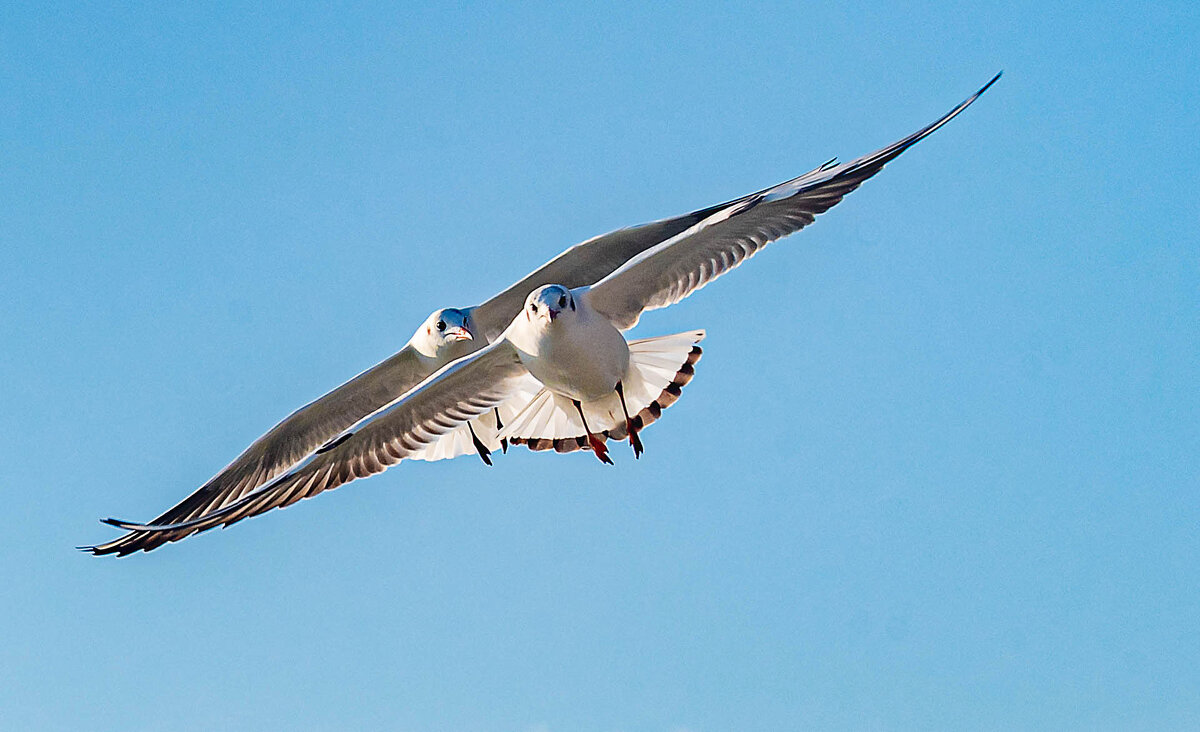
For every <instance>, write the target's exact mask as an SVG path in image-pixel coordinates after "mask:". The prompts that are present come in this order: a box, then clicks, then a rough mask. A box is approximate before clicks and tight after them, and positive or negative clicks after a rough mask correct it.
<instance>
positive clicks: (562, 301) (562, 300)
mask: <svg viewBox="0 0 1200 732" xmlns="http://www.w3.org/2000/svg"><path fill="white" fill-rule="evenodd" d="M558 306H559V307H560V308H565V307H566V306H567V296H566V295H563V296H562V297H560V298H558Z"/></svg>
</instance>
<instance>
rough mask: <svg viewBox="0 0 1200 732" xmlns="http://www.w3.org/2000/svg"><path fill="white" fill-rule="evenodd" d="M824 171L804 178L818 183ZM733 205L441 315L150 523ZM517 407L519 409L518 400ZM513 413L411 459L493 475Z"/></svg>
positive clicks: (224, 489) (255, 471) (221, 499)
mask: <svg viewBox="0 0 1200 732" xmlns="http://www.w3.org/2000/svg"><path fill="white" fill-rule="evenodd" d="M828 165H829V164H826V166H828ZM820 170H821V169H820V168H818V169H817V170H814V171H811V172H810V173H808V174H806V175H809V176H811V175H816V174H818V172H819V171H820ZM801 177H802V178H803V176H801ZM796 180H800V179H799V178H798V179H796ZM744 198H745V197H744ZM738 200H741V199H738ZM733 203H736V201H728V202H726V203H722V204H717V205H715V206H710V207H708V208H704V209H699V210H697V211H693V212H691V213H688V214H684V215H682V216H676V217H674V218H669V219H663V220H660V221H655V222H652V223H648V224H643V225H640V226H634V227H628V228H624V229H618V230H616V231H613V232H609V233H607V234H603V235H601V236H597V237H593V238H591V239H588V240H587V241H584V242H582V243H580V244H576V245H575V246H573V247H571V248H569V249H567V250H565V251H564V252H562V253H561V254H559V255H558V256H557V257H555V258H554V259H552V260H550V261H549V262H547V263H546V264H544V265H542V266H541V267H540V268H538V269H537V270H535V271H533V272H531V273H530V274H528V275H527V276H525V277H524V278H522V279H521V280H519V281H517V282H515V283H514V284H513V285H512V286H510V287H509V288H507V289H505V290H504V291H503V292H500V293H499V294H497V295H495V296H494V297H492V298H491V299H489V300H487V301H486V302H484V303H482V304H480V305H477V306H474V307H468V308H443V309H440V310H436V311H434V312H433V313H432V314H430V316H429V317H428V318H426V319H425V322H423V323H422V324H421V326H420V327H419V328H417V330H416V332H415V333H414V334H413V336H412V337H411V338H410V339H409V340H408V342H407V343H406V344H405V345H404V347H403V348H401V349H400V350H399V351H398V352H397V353H395V354H394V355H392V356H390V357H389V358H387V359H386V360H384V361H383V362H381V363H379V364H377V365H375V366H373V367H371V368H370V369H368V370H366V371H364V372H362V373H360V374H358V375H357V376H355V377H354V378H352V379H350V380H349V381H347V382H346V383H344V384H342V385H341V386H339V387H337V388H336V389H334V390H333V391H331V392H329V393H328V394H325V395H324V396H322V397H320V398H319V399H316V400H315V401H313V402H311V403H309V404H308V405H306V406H304V407H301V408H300V409H298V410H296V411H295V412H293V413H292V414H290V415H289V416H288V417H287V418H285V419H284V420H283V421H281V422H280V423H279V424H277V425H275V426H274V427H272V428H271V429H270V430H269V431H268V432H267V433H266V434H264V435H263V436H262V437H259V438H258V439H257V440H255V441H254V442H253V443H252V444H251V445H250V446H249V447H248V448H246V450H245V451H243V452H242V454H241V455H239V456H238V457H237V458H235V459H234V460H233V462H231V463H229V464H228V465H227V466H225V467H224V468H222V469H221V471H220V472H219V473H217V474H216V475H215V476H213V477H212V478H210V479H209V480H208V482H206V483H205V484H204V485H202V486H201V487H200V488H198V489H197V490H196V491H195V492H194V493H192V494H191V495H189V496H188V497H187V498H185V499H184V500H182V501H180V502H179V503H178V504H176V505H175V506H173V507H171V509H170V510H168V511H166V512H165V513H163V514H162V515H160V516H158V517H157V518H156V519H155V520H154V521H153V522H151V523H154V524H172V523H179V522H184V521H189V520H192V519H195V518H198V517H200V516H203V515H204V514H206V513H208V512H209V511H212V510H215V509H218V508H220V507H222V506H225V505H228V504H229V503H232V502H234V501H236V500H238V499H239V498H241V497H243V496H245V495H246V494H248V493H250V492H251V491H253V490H254V489H255V488H258V487H259V486H261V485H263V484H265V483H267V482H269V481H270V480H272V479H273V478H275V477H277V476H279V475H281V474H282V473H284V472H286V471H287V470H288V469H290V468H291V467H293V466H295V465H296V464H297V463H299V462H300V461H301V460H303V459H304V458H305V457H306V456H307V455H309V454H311V453H312V452H313V450H315V449H317V448H319V447H321V446H322V445H325V444H326V443H328V442H329V441H330V440H333V439H335V438H336V437H337V436H338V435H339V434H341V433H342V432H344V431H345V430H346V429H347V428H349V427H350V426H351V425H353V424H354V423H356V422H358V421H359V420H360V419H362V418H363V417H367V416H369V415H370V414H372V413H373V412H375V411H376V410H378V409H380V408H381V407H384V406H386V405H387V404H389V403H391V402H392V401H393V400H395V399H396V398H397V397H399V396H401V395H403V394H404V393H405V392H407V391H408V390H409V389H411V388H413V387H414V386H416V385H417V384H419V383H421V382H422V381H423V380H425V379H426V378H427V377H429V376H430V375H431V374H433V373H434V372H435V371H437V370H438V369H440V368H441V367H443V366H445V365H446V364H448V363H450V362H452V361H454V360H455V359H458V358H461V357H462V356H465V355H467V354H470V353H472V352H474V351H477V350H479V349H480V348H482V347H483V346H485V345H487V344H488V342H490V341H492V340H495V339H496V338H497V337H498V336H499V335H500V333H502V332H503V331H504V328H505V327H506V326H507V325H508V324H509V322H510V321H511V320H512V318H513V316H515V315H516V314H517V312H518V310H519V309H520V307H521V305H522V303H523V301H524V298H525V296H526V295H527V294H529V292H531V291H532V290H533V289H535V288H537V287H540V286H542V285H546V284H551V283H555V282H559V283H563V284H565V285H568V286H578V285H583V284H589V283H591V282H595V281H596V280H599V279H601V278H602V277H604V276H605V275H607V274H609V273H611V272H612V271H613V270H615V269H616V268H617V267H619V266H621V265H622V264H624V263H625V262H626V261H627V260H628V259H630V258H631V257H633V256H635V255H637V254H639V253H641V252H643V251H645V250H646V249H648V248H650V247H652V246H654V245H656V244H658V243H660V242H662V241H663V240H665V239H667V238H669V237H671V236H674V235H676V234H678V233H679V232H680V231H683V230H685V229H687V228H688V227H689V226H692V225H694V224H695V223H697V222H699V221H701V220H703V219H704V218H705V217H707V216H710V215H711V214H712V213H714V212H716V211H719V210H721V209H723V208H725V207H727V206H729V205H731V204H733ZM821 210H824V209H821ZM534 391H536V389H535V390H534ZM529 396H532V392H531V393H530V394H529ZM511 403H512V404H517V405H518V406H519V405H520V400H519V395H518V397H514V399H513V400H511ZM507 409H509V407H508V406H506V405H501V406H500V407H498V408H497V409H496V410H493V412H492V413H490V414H485V415H483V416H481V417H480V418H479V419H478V420H477V421H475V422H473V423H471V424H467V425H463V426H462V427H461V429H459V430H457V431H455V432H454V433H452V434H449V435H447V436H446V437H445V438H444V439H443V440H440V441H439V442H438V443H437V444H433V445H430V446H429V447H428V448H427V449H426V450H423V451H421V452H420V453H419V454H414V455H412V456H411V459H415V460H440V459H445V458H449V457H455V456H457V455H461V454H464V453H466V452H476V453H478V454H479V456H480V458H481V459H482V460H483V461H484V462H486V463H488V464H489V465H490V464H491V458H490V455H491V452H492V451H494V450H497V449H502V450H504V449H507V441H506V440H501V439H500V438H499V437H498V436H497V435H498V433H499V430H500V428H502V427H503V426H504V424H505V421H506V420H507V419H510V418H511V417H512V416H513V415H514V414H515V412H512V413H506V410H507ZM153 542H154V539H153V537H149V536H137V535H135V534H130V535H126V536H123V537H120V538H118V539H116V540H114V541H112V542H109V543H106V544H101V545H99V546H96V547H91V549H92V550H94V552H95V553H96V554H110V553H116V554H119V555H124V554H128V553H130V552H133V551H137V550H138V549H145V550H147V551H148V550H149V549H151V548H153V547H154V546H157V544H154V543H153Z"/></svg>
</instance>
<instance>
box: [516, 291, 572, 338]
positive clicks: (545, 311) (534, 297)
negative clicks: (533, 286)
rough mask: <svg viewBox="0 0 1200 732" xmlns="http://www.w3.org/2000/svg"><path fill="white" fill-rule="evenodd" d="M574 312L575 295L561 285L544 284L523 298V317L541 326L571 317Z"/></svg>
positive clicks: (544, 326) (547, 325)
mask: <svg viewBox="0 0 1200 732" xmlns="http://www.w3.org/2000/svg"><path fill="white" fill-rule="evenodd" d="M575 312H576V306H575V296H574V295H572V294H571V291H570V290H569V289H567V288H566V287H563V286H562V285H546V286H545V287H542V288H540V289H537V290H534V291H533V292H531V293H530V294H529V297H527V298H525V317H526V318H528V319H529V322H531V323H533V324H535V325H540V326H541V327H543V328H548V327H550V325H551V324H553V323H560V322H562V321H564V320H569V319H572V318H573V317H574V315H575Z"/></svg>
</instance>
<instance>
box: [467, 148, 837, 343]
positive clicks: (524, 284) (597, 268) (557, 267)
mask: <svg viewBox="0 0 1200 732" xmlns="http://www.w3.org/2000/svg"><path fill="white" fill-rule="evenodd" d="M832 165H833V161H830V162H828V163H825V164H824V165H822V166H821V167H819V168H816V169H814V170H812V171H810V172H808V173H805V174H804V175H802V176H800V177H799V178H795V179H794V180H793V181H789V182H796V181H801V180H805V179H807V178H814V179H815V178H819V177H820V176H821V174H822V173H823V172H824V171H826V170H829V169H830V168H831V167H832ZM771 190H773V188H767V189H763V190H761V191H757V192H755V193H750V194H747V195H745V196H741V197H740V198H735V199H733V200H732V201H726V202H725V203H719V204H717V205H715V206H709V207H707V208H702V209H699V210H697V211H692V212H691V213H687V214H683V215H682V216H676V217H674V218H669V219H663V220H661V221H655V222H652V223H649V224H642V225H640V226H631V227H628V228H625V229H617V230H616V231H610V232H609V233H607V234H601V235H600V236H596V237H592V238H591V239H588V240H587V241H585V242H582V243H580V244H576V245H575V246H573V247H571V248H570V249H567V250H566V251H564V252H563V253H562V254H559V255H558V256H557V257H555V258H554V259H551V260H550V261H549V262H547V263H546V264H544V265H542V266H541V267H539V268H538V269H537V270H536V271H534V272H531V273H530V274H529V275H526V276H525V277H524V278H523V279H521V280H520V281H518V282H515V283H513V285H512V286H511V287H509V288H508V289H506V290H504V291H503V292H501V293H499V294H498V295H496V296H495V297H493V298H491V299H490V300H488V301H487V302H485V303H483V304H482V305H479V306H477V307H475V308H474V309H473V310H472V311H471V317H472V318H473V319H474V321H475V324H476V327H477V328H479V330H480V331H481V332H482V333H483V334H484V335H485V336H487V339H488V340H489V341H492V340H495V339H496V338H497V337H499V335H500V334H501V333H503V332H504V329H505V328H507V327H508V324H509V323H511V322H512V319H513V318H514V317H516V315H517V313H518V312H520V311H521V307H522V306H523V305H524V304H525V298H526V297H528V296H529V293H531V292H533V291H534V290H536V289H538V288H539V287H542V286H543V285H563V286H564V287H569V288H575V287H583V286H584V285H590V284H592V283H594V282H599V281H600V280H602V279H604V278H605V277H607V276H608V275H610V274H612V273H613V271H615V270H616V269H617V268H618V267H620V266H621V265H622V264H625V262H627V261H629V260H630V259H632V258H633V257H636V256H637V255H639V254H641V253H642V252H644V251H646V250H647V249H650V248H652V247H655V246H657V245H659V244H661V243H662V242H664V241H666V240H668V239H670V238H671V237H673V236H676V235H677V234H679V233H680V232H682V231H686V230H687V229H689V228H691V227H693V226H695V225H696V224H698V223H700V222H701V221H704V220H705V219H707V218H708V217H710V216H712V215H713V214H715V213H717V212H718V211H722V210H724V209H726V208H728V207H730V206H732V205H734V204H737V203H740V202H743V201H747V200H750V199H752V198H755V197H756V196H761V195H764V194H766V193H767V192H768V191H771Z"/></svg>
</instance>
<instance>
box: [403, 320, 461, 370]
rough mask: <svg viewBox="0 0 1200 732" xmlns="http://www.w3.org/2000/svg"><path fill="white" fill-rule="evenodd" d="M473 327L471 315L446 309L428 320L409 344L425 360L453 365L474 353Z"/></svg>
mask: <svg viewBox="0 0 1200 732" xmlns="http://www.w3.org/2000/svg"><path fill="white" fill-rule="evenodd" d="M473 326H474V324H473V323H472V322H471V316H470V314H469V313H468V312H467V311H465V310H458V309H457V308H442V309H441V310H434V311H433V313H432V314H430V316H429V317H428V318H426V319H425V322H424V323H422V324H421V327H420V328H418V329H417V332H416V333H415V334H413V337H412V340H410V341H409V342H410V343H412V345H413V346H414V347H415V348H416V349H417V351H418V352H419V353H420V354H421V355H422V356H427V357H429V358H437V359H439V360H443V361H446V362H449V361H451V360H453V359H455V358H461V357H462V356H465V355H467V354H468V353H470V352H471V351H472V350H474V349H473V347H472V342H473V341H474V340H475V335H474V333H472V332H471V331H472V329H473Z"/></svg>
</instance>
